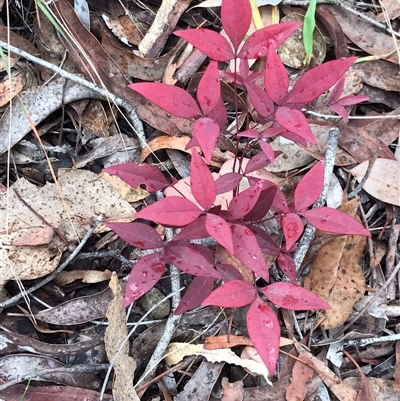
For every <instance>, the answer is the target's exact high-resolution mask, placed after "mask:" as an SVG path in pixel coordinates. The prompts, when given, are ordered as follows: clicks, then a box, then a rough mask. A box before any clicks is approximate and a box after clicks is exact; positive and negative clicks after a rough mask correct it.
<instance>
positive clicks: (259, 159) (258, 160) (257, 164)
mask: <svg viewBox="0 0 400 401" xmlns="http://www.w3.org/2000/svg"><path fill="white" fill-rule="evenodd" d="M261 142H264V141H259V144H260V146H261ZM264 143H265V142H264ZM272 153H273V151H272ZM269 164H271V160H270V159H269V157H268V156H267V155H266V154H265V153H264V152H260V153H258V154H256V155H255V156H253V157H252V158H251V159H250V160H249V162H248V163H247V164H246V168H245V170H244V173H245V174H249V173H251V172H252V171H256V170H260V169H262V168H264V167H266V166H268V165H269Z"/></svg>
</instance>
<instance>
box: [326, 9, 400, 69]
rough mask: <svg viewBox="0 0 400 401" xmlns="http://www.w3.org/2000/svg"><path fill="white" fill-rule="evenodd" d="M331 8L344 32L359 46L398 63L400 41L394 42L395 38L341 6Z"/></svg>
mask: <svg viewBox="0 0 400 401" xmlns="http://www.w3.org/2000/svg"><path fill="white" fill-rule="evenodd" d="M330 9H331V11H332V13H333V15H334V16H335V17H336V19H337V20H338V21H339V24H340V26H341V27H342V29H343V32H344V34H345V35H346V36H347V37H348V38H349V39H350V40H351V41H352V42H353V43H355V44H356V45H357V46H358V47H360V48H361V49H363V50H364V51H365V52H367V53H368V54H370V55H372V56H375V57H376V58H381V59H384V60H387V61H390V62H392V63H395V64H397V63H398V61H399V60H398V57H397V52H396V46H397V47H398V46H399V43H400V41H398V40H397V43H394V41H393V38H390V37H389V36H388V35H387V34H386V33H384V32H383V31H380V30H378V29H376V27H375V26H374V25H372V24H371V23H369V22H367V21H364V20H362V19H361V18H359V17H358V16H356V15H355V14H353V13H350V12H349V11H347V10H344V9H343V8H341V7H339V6H333V5H332V6H331V7H330Z"/></svg>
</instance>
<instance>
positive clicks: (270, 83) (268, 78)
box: [264, 46, 289, 105]
mask: <svg viewBox="0 0 400 401" xmlns="http://www.w3.org/2000/svg"><path fill="white" fill-rule="evenodd" d="M264 84H265V90H266V91H267V93H268V95H269V97H270V98H271V99H272V100H273V101H274V102H275V103H277V104H279V105H281V104H282V102H283V99H284V98H285V96H286V95H287V91H288V88H289V77H288V74H287V72H286V68H285V66H284V65H283V63H282V61H281V59H280V58H279V56H278V55H277V54H276V50H275V48H274V47H272V46H270V47H269V50H268V59H267V65H266V68H265V75H264Z"/></svg>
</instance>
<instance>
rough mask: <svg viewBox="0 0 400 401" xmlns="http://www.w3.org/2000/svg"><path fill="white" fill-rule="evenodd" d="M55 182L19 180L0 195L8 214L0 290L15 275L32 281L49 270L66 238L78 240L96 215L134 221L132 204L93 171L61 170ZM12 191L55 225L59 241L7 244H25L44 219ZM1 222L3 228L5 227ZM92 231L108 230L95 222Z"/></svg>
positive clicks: (2, 233)
mask: <svg viewBox="0 0 400 401" xmlns="http://www.w3.org/2000/svg"><path fill="white" fill-rule="evenodd" d="M58 184H59V187H57V186H56V185H55V184H52V183H47V184H46V185H45V186H44V187H41V188H39V187H37V186H35V185H33V184H31V183H30V182H29V181H27V180H26V179H20V180H18V181H17V182H15V184H14V185H13V186H12V187H11V188H10V190H9V191H7V193H6V195H5V196H4V197H2V198H1V199H0V213H2V215H3V216H6V215H8V219H1V220H0V240H1V241H2V242H3V243H4V244H7V245H8V246H7V247H3V248H2V249H0V258H1V260H3V261H4V263H2V264H1V265H0V288H1V287H2V286H3V285H4V284H5V283H6V282H7V281H8V280H11V279H15V278H16V276H18V277H19V278H20V279H21V280H28V279H29V280H32V279H34V278H39V277H43V276H44V275H46V274H49V273H51V272H52V271H53V270H54V269H55V268H56V267H57V265H58V262H59V260H60V257H61V254H62V252H63V251H64V250H65V249H66V247H67V244H66V243H65V242H67V243H75V242H77V241H78V240H79V238H82V237H83V236H84V235H85V234H86V232H87V230H88V228H89V226H90V224H91V223H92V222H93V221H94V220H95V219H96V218H97V217H98V216H99V215H103V216H105V217H106V218H110V219H111V218H112V219H113V221H115V220H116V219H121V218H122V220H125V221H131V220H132V219H133V215H134V213H135V210H134V209H133V207H132V206H131V205H130V204H129V203H128V202H126V201H124V200H122V198H121V196H120V195H119V194H118V192H117V191H116V190H115V189H113V187H112V186H111V185H109V184H108V183H107V182H106V181H105V180H103V179H102V178H100V177H99V176H98V175H97V174H94V173H92V172H90V171H85V170H74V169H60V170H59V171H58ZM14 189H15V190H17V192H18V193H19V195H20V196H21V197H22V199H24V200H25V202H26V203H27V204H28V205H29V206H30V207H31V208H32V209H33V210H35V212H36V213H38V214H39V215H40V216H42V217H43V218H44V219H45V220H46V221H47V222H48V223H49V224H50V225H51V226H52V227H54V228H57V232H58V233H59V234H60V235H61V236H62V237H63V239H64V240H63V241H62V240H61V239H60V238H59V236H58V235H54V236H53V237H52V239H51V241H50V243H48V244H47V245H36V246H31V245H24V246H13V245H11V244H13V243H17V244H18V241H20V240H21V238H22V239H23V242H26V238H27V237H26V236H27V235H28V234H32V235H33V236H35V235H37V233H38V232H39V233H40V231H41V230H42V227H43V221H42V220H41V219H39V217H38V216H37V215H36V214H35V213H33V212H32V211H31V210H30V209H29V208H28V207H27V206H26V205H25V204H24V203H23V202H22V201H21V200H20V199H19V198H18V196H17V195H16V193H15V191H14ZM59 189H60V191H61V193H62V198H61V197H60V193H59ZM105 194H107V196H105ZM6 222H8V227H5V223H6ZM96 230H97V231H96V232H99V233H100V232H105V231H109V229H108V228H107V227H106V226H105V225H99V226H98V228H97V229H96ZM10 266H12V269H11V268H10Z"/></svg>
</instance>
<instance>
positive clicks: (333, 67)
mask: <svg viewBox="0 0 400 401" xmlns="http://www.w3.org/2000/svg"><path fill="white" fill-rule="evenodd" d="M356 60H357V57H349V58H346V59H341V60H333V61H328V62H327V63H323V64H321V65H319V66H318V67H315V68H313V69H311V70H309V71H307V72H306V73H305V74H304V75H302V76H301V77H300V78H299V80H298V81H297V82H296V83H295V85H294V87H293V89H292V90H291V91H290V92H289V93H288V94H287V96H286V97H285V100H284V103H301V104H306V103H308V102H310V101H311V100H314V99H316V98H317V97H318V96H320V95H322V94H323V93H324V92H325V91H327V90H328V89H329V88H331V87H332V86H333V85H334V84H335V83H336V82H337V81H339V79H340V78H342V76H343V75H344V73H345V72H346V71H347V70H348V69H349V68H350V66H351V65H352V64H353V63H354V62H355V61H356Z"/></svg>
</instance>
